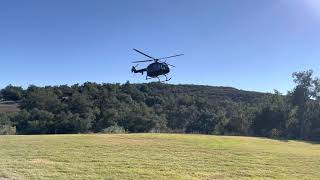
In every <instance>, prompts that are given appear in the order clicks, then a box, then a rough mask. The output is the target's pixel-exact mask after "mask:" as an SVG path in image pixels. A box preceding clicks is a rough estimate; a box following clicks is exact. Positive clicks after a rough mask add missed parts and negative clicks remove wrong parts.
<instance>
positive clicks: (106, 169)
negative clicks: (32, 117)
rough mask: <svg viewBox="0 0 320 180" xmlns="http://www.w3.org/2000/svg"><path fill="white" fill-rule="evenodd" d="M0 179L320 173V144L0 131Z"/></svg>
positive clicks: (260, 176) (306, 175)
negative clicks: (3, 132)
mask: <svg viewBox="0 0 320 180" xmlns="http://www.w3.org/2000/svg"><path fill="white" fill-rule="evenodd" d="M0 147H1V148H0V157H1V160H0V179H1V178H2V179H320V145H319V144H315V143H308V142H299V141H277V140H270V139H263V138H251V137H223V136H205V135H176V134H123V135H102V134H92V135H51V136H50V135H44V136H0Z"/></svg>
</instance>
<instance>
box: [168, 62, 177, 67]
mask: <svg viewBox="0 0 320 180" xmlns="http://www.w3.org/2000/svg"><path fill="white" fill-rule="evenodd" d="M166 64H167V65H168V66H172V67H175V66H174V65H172V64H168V63H166Z"/></svg>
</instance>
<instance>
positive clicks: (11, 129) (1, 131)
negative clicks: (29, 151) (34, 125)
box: [0, 125, 16, 135]
mask: <svg viewBox="0 0 320 180" xmlns="http://www.w3.org/2000/svg"><path fill="white" fill-rule="evenodd" d="M15 134H16V127H15V126H9V125H2V126H0V135H15Z"/></svg>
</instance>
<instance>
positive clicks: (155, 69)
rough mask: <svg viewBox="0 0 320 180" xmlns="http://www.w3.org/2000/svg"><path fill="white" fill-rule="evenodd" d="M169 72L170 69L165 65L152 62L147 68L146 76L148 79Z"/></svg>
mask: <svg viewBox="0 0 320 180" xmlns="http://www.w3.org/2000/svg"><path fill="white" fill-rule="evenodd" d="M169 72H170V68H169V66H168V65H167V64H165V63H159V62H154V63H152V64H150V65H149V66H148V67H147V75H148V76H149V77H153V78H154V77H157V76H160V75H165V74H168V73H169Z"/></svg>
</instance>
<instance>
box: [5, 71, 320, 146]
mask: <svg viewBox="0 0 320 180" xmlns="http://www.w3.org/2000/svg"><path fill="white" fill-rule="evenodd" d="M293 78H294V82H295V83H296V87H295V88H294V89H293V90H292V91H290V92H288V94H287V95H281V94H280V93H279V92H277V91H275V93H274V94H263V93H256V92H248V91H240V90H237V89H234V88H225V87H210V86H195V85H168V84H162V83H149V84H130V83H129V82H127V83H126V84H96V83H90V82H88V83H84V84H82V85H78V84H76V85H73V86H67V85H62V86H47V87H37V86H30V87H28V88H27V89H25V90H24V89H22V88H21V87H15V86H11V85H10V86H7V87H6V88H4V89H3V90H1V93H0V99H2V100H7V101H8V100H10V101H16V102H19V103H20V109H21V111H20V112H17V113H2V114H0V134H14V133H16V134H64V133H88V132H95V133H96V132H103V131H105V130H106V129H117V128H120V129H124V130H126V131H127V132H131V133H139V132H177V133H202V134H221V135H245V136H265V137H273V138H293V139H305V140H319V139H320V103H319V102H320V80H319V79H318V78H314V77H313V72H312V71H311V70H309V71H304V72H298V73H294V74H293Z"/></svg>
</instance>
